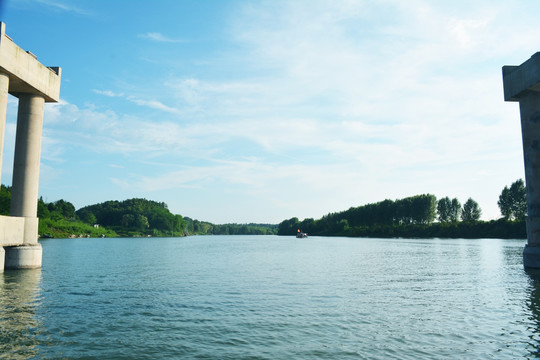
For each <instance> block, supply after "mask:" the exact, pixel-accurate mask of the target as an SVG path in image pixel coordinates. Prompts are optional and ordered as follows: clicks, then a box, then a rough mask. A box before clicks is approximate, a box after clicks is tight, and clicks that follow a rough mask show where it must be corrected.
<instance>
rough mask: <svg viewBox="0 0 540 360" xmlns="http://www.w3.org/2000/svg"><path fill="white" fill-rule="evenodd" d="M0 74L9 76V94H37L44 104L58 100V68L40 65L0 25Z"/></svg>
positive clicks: (59, 72) (3, 25)
mask: <svg viewBox="0 0 540 360" xmlns="http://www.w3.org/2000/svg"><path fill="white" fill-rule="evenodd" d="M0 72H2V73H5V74H7V75H8V76H9V92H10V93H11V94H13V95H15V96H17V93H29V94H39V95H41V96H43V97H44V98H45V101H46V102H58V100H60V75H61V69H60V68H59V67H46V66H44V65H42V64H41V63H40V62H39V61H38V60H37V58H36V56H35V55H33V54H32V53H30V52H29V51H24V50H23V49H21V48H20V47H18V46H17V45H16V44H15V43H14V42H13V40H11V38H10V37H9V36H7V35H6V25H5V24H4V23H0Z"/></svg>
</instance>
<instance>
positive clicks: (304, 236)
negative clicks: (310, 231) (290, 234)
mask: <svg viewBox="0 0 540 360" xmlns="http://www.w3.org/2000/svg"><path fill="white" fill-rule="evenodd" d="M296 237H297V238H307V233H305V232H302V231H300V229H298V232H297V233H296Z"/></svg>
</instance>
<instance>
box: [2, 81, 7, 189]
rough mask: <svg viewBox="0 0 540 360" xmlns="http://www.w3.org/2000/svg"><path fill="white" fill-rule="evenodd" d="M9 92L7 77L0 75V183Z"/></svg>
mask: <svg viewBox="0 0 540 360" xmlns="http://www.w3.org/2000/svg"><path fill="white" fill-rule="evenodd" d="M8 91H9V77H8V76H7V75H6V74H2V73H0V183H1V180H2V171H1V169H2V159H3V158H4V157H3V156H4V151H3V150H4V135H5V133H6V112H7V102H8Z"/></svg>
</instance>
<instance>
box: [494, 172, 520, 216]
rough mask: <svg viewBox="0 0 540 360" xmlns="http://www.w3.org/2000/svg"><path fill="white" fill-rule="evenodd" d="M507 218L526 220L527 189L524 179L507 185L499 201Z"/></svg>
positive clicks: (498, 203) (502, 212)
mask: <svg viewBox="0 0 540 360" xmlns="http://www.w3.org/2000/svg"><path fill="white" fill-rule="evenodd" d="M497 205H499V209H500V210H501V214H502V216H503V217H504V218H505V219H506V220H524V219H525V216H526V215H527V191H526V189H525V183H524V182H523V180H522V179H519V180H516V181H515V182H513V183H512V185H510V188H508V186H505V187H504V189H503V190H502V192H501V195H500V196H499V201H498V202H497Z"/></svg>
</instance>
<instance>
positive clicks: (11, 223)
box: [0, 215, 37, 246]
mask: <svg viewBox="0 0 540 360" xmlns="http://www.w3.org/2000/svg"><path fill="white" fill-rule="evenodd" d="M24 225H25V218H23V217H13V216H2V215H0V246H15V245H22V244H23V241H24ZM36 241H37V239H36Z"/></svg>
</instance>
